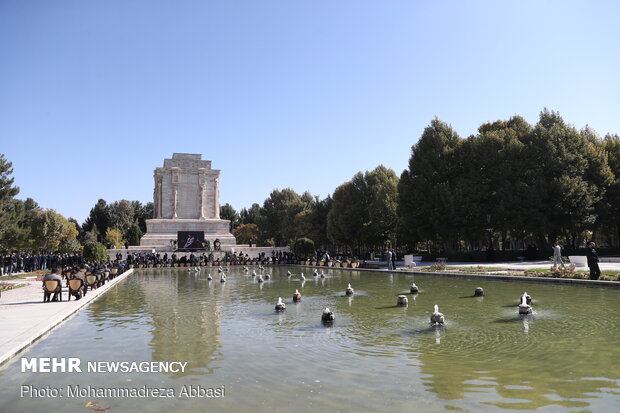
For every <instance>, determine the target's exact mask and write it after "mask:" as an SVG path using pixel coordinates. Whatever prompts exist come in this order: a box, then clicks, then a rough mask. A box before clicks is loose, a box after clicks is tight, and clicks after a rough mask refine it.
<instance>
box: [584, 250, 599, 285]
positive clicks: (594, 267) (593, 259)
mask: <svg viewBox="0 0 620 413" xmlns="http://www.w3.org/2000/svg"><path fill="white" fill-rule="evenodd" d="M594 248H596V242H594V241H590V242H588V250H587V251H586V257H587V258H588V267H590V279H591V280H598V277H600V275H601V270H600V269H599V267H598V253H597V252H596V250H595V249H594Z"/></svg>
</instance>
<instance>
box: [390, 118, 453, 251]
mask: <svg viewBox="0 0 620 413" xmlns="http://www.w3.org/2000/svg"><path fill="white" fill-rule="evenodd" d="M462 144H463V140H462V139H461V138H460V137H459V136H458V134H457V133H456V132H455V131H454V130H453V129H452V127H451V126H449V125H448V124H446V123H444V122H442V121H441V120H439V119H438V118H435V119H433V121H431V124H430V125H429V126H428V127H426V128H425V129H424V132H423V133H422V136H421V137H420V139H419V140H418V143H416V144H415V145H413V147H412V148H411V158H410V159H409V168H408V169H407V170H405V171H404V172H403V173H402V174H401V179H400V183H399V186H398V193H399V194H400V196H399V204H398V214H399V223H400V228H401V234H402V236H403V237H404V238H405V239H406V240H407V241H408V243H409V244H410V245H413V244H415V243H416V242H417V241H432V240H434V241H436V242H438V243H439V244H440V245H441V246H442V247H443V248H444V249H446V250H452V249H453V248H454V246H455V244H456V243H457V242H458V239H459V233H460V228H461V226H462V215H461V214H460V213H461V208H460V205H461V204H460V202H461V199H460V197H459V194H460V193H461V191H460V190H459V188H458V187H457V185H456V178H457V177H458V176H459V175H460V173H461V171H460V170H459V165H458V163H457V162H456V157H457V155H458V149H459V148H460V146H461V145H462Z"/></svg>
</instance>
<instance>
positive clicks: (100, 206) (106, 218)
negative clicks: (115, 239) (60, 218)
mask: <svg viewBox="0 0 620 413" xmlns="http://www.w3.org/2000/svg"><path fill="white" fill-rule="evenodd" d="M109 226H110V210H109V207H108V204H107V202H106V201H105V200H103V199H99V201H97V203H96V204H95V206H94V207H93V208H92V209H91V210H90V214H89V215H88V218H86V221H84V224H82V229H83V230H84V232H89V231H91V230H92V229H93V228H95V227H96V228H97V232H99V233H100V234H105V232H106V231H107V230H108V227H109Z"/></svg>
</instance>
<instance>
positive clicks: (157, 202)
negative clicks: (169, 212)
mask: <svg viewBox="0 0 620 413" xmlns="http://www.w3.org/2000/svg"><path fill="white" fill-rule="evenodd" d="M154 175H155V193H154V194H153V201H154V202H153V218H155V219H158V218H161V214H162V210H161V181H162V176H161V175H160V174H158V173H157V171H155V174H154Z"/></svg>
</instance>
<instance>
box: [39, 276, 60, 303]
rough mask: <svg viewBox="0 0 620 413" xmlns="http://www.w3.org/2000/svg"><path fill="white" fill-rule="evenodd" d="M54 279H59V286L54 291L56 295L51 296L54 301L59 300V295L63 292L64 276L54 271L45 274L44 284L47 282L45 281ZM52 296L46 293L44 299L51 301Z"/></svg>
mask: <svg viewBox="0 0 620 413" xmlns="http://www.w3.org/2000/svg"><path fill="white" fill-rule="evenodd" d="M59 272H60V271H59ZM52 280H57V281H58V287H56V290H55V291H54V296H53V297H51V298H52V301H58V298H59V295H60V294H61V291H62V290H61V288H62V287H61V283H62V277H61V276H60V275H58V274H56V272H54V271H52V272H51V273H50V274H45V275H44V276H43V284H45V281H52ZM50 296H51V294H49V295H46V296H45V299H44V301H47V302H49V301H50Z"/></svg>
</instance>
